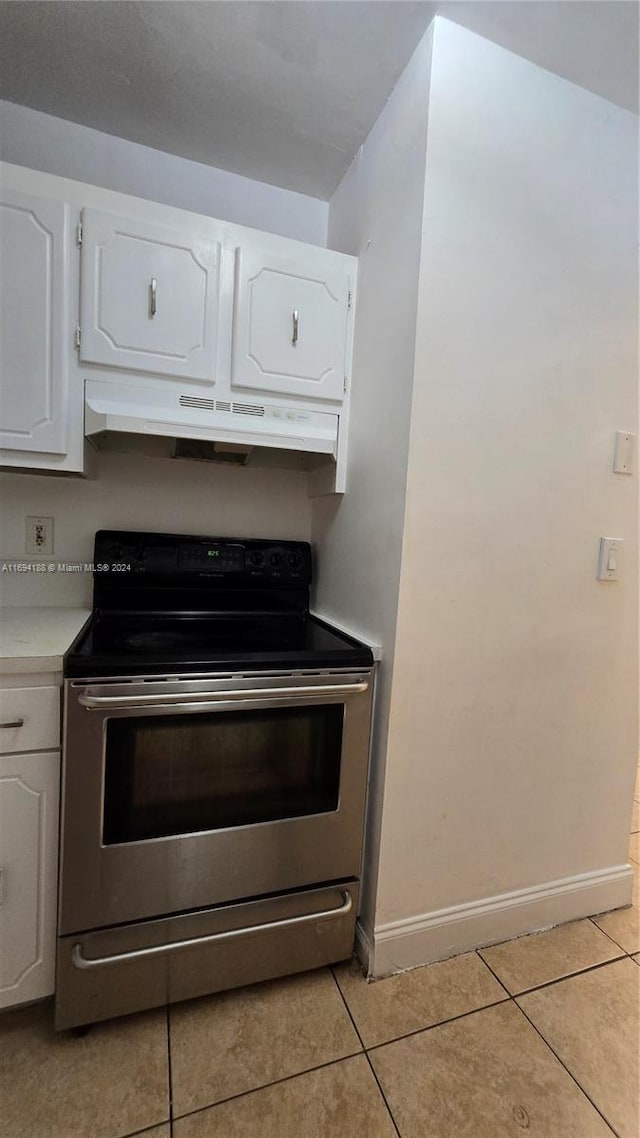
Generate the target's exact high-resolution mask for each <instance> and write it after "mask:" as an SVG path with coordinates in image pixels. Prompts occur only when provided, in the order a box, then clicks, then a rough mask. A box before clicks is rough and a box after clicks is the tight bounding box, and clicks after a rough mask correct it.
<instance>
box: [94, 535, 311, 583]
mask: <svg viewBox="0 0 640 1138" xmlns="http://www.w3.org/2000/svg"><path fill="white" fill-rule="evenodd" d="M131 574H134V575H136V576H138V575H140V574H153V575H154V576H162V577H170V578H174V579H175V582H176V584H177V583H178V580H179V579H180V578H183V579H187V580H193V579H194V578H203V577H204V578H209V579H212V580H216V579H217V580H222V579H223V578H224V579H229V581H233V582H234V583H237V584H241V583H247V582H250V581H256V582H258V581H262V582H263V583H264V582H267V581H273V583H274V584H275V583H276V582H278V583H282V584H285V583H286V582H290V583H291V584H297V585H300V584H302V585H308V584H310V582H311V548H310V546H309V545H308V544H307V542H303V541H264V540H258V539H249V540H241V539H237V538H227V537H191V536H188V535H187V536H183V535H179V534H157V533H138V532H131V531H128V530H99V531H98V532H97V533H96V538H95V548H94V576H95V577H100V578H104V577H105V576H107V577H110V578H111V579H114V578H117V577H128V576H130V575H131Z"/></svg>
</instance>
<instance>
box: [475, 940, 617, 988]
mask: <svg viewBox="0 0 640 1138" xmlns="http://www.w3.org/2000/svg"><path fill="white" fill-rule="evenodd" d="M612 943H614V942H612ZM616 948H618V950H619V951H618V953H617V954H616V955H615V956H612V957H610V958H609V960H600V961H599V962H598V963H597V964H587V965H586V966H585V967H584V968H579V969H578V970H577V971H576V972H567V973H566V974H565V975H564V976H556V977H555V979H554V980H545V981H544V982H543V983H542V984H534V985H533V987H532V988H521V989H520V990H519V991H517V992H509V991H508V989H507V988H505V991H506V992H507V993H508V995H509V997H510V999H512V1000H515V999H516V998H517V997H518V996H528V995H529V993H530V992H541V991H543V990H544V989H545V988H552V987H553V985H554V984H562V982H563V980H573V979H574V978H575V977H576V976H584V975H585V973H587V972H595V971H596V969H598V968H606V967H607V964H617V962H618V961H619V960H624V959H625V957H628V956H630V955H631V954H630V953H628V952H625V950H624V949H623V948H620V947H619V945H616ZM486 963H487V962H486V960H485V964H486ZM487 968H489V970H490V971H491V972H492V973H493V975H494V976H495V978H496V980H498V979H499V977H498V976H497V975H496V973H495V972H494V971H493V969H492V968H491V965H490V964H487ZM503 987H505V985H504V984H503Z"/></svg>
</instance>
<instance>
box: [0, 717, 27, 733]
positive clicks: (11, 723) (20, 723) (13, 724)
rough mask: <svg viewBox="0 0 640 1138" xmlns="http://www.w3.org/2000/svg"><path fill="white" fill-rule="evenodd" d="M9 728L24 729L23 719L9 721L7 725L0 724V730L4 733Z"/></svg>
mask: <svg viewBox="0 0 640 1138" xmlns="http://www.w3.org/2000/svg"><path fill="white" fill-rule="evenodd" d="M9 727H24V719H11V720H9V722H8V723H0V730H4V731H6V730H7V729H8V728H9Z"/></svg>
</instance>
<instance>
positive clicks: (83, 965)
mask: <svg viewBox="0 0 640 1138" xmlns="http://www.w3.org/2000/svg"><path fill="white" fill-rule="evenodd" d="M352 908H353V897H352V896H351V894H350V892H349V890H348V889H343V890H342V904H341V905H339V906H338V908H337V909H322V910H321V911H320V912H319V913H304V914H303V915H302V916H301V917H285V918H284V920H282V921H266V922H265V923H264V924H262V925H249V926H248V927H247V928H243V929H228V930H227V932H223V933H210V934H209V936H196V937H190V938H189V939H188V940H175V941H172V942H171V943H170V944H156V945H154V946H153V947H152V948H137V949H134V951H133V952H119V953H117V954H116V955H115V956H96V957H93V958H89V957H87V956H83V955H82V945H81V944H74V946H73V952H72V954H71V961H72V963H73V965H74V966H75V967H76V968H80V969H82V970H87V969H90V968H105V967H108V966H109V965H110V964H124V963H125V962H126V961H128V960H145V959H146V958H147V957H148V956H166V954H167V953H169V952H177V951H178V950H179V949H182V948H196V947H197V946H198V945H201V944H215V943H216V942H217V941H223V940H234V939H235V938H236V937H241V936H248V935H250V934H253V933H264V932H271V931H272V930H274V929H285V928H289V927H291V926H293V925H305V924H309V923H311V922H313V921H325V920H331V919H333V918H335V917H346V915H347V913H350V912H351V909H352Z"/></svg>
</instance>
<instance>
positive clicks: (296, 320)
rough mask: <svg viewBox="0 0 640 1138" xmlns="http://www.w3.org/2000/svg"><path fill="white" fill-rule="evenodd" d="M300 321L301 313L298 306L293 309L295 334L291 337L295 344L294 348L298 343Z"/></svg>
mask: <svg viewBox="0 0 640 1138" xmlns="http://www.w3.org/2000/svg"><path fill="white" fill-rule="evenodd" d="M299 323H300V313H299V312H298V309H297V308H294V310H293V335H292V337H291V343H292V344H293V346H294V348H295V347H297V344H298V325H299Z"/></svg>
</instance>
